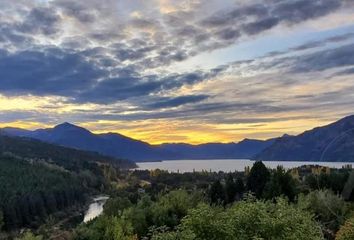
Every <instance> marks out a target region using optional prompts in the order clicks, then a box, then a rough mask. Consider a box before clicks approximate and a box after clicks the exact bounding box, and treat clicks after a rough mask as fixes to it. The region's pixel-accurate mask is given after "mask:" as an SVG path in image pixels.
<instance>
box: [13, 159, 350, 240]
mask: <svg viewBox="0 0 354 240" xmlns="http://www.w3.org/2000/svg"><path fill="white" fill-rule="evenodd" d="M353 183H354V174H353V172H352V170H351V167H350V166H348V167H346V168H342V169H330V168H325V167H320V166H302V167H299V168H295V169H291V170H285V169H283V168H282V167H278V168H276V169H268V168H266V167H265V165H264V164H263V163H262V162H255V164H254V165H253V167H252V168H250V169H245V171H244V172H232V173H224V172H192V173H169V172H166V171H162V170H155V171H138V170H132V171H126V170H121V171H116V172H114V173H113V172H111V174H110V187H109V188H107V189H106V190H105V192H106V193H107V194H109V196H110V199H109V200H108V201H107V203H106V204H105V205H104V211H103V214H102V215H101V216H99V217H98V218H96V219H94V220H92V221H90V222H88V223H86V224H84V223H82V224H79V225H78V226H76V227H74V228H72V229H65V230H64V229H63V230H62V235H61V237H63V238H61V239H73V240H86V239H88V240H101V239H102V240H133V239H134V240H136V239H142V240H169V239H171V240H172V239H173V240H189V239H191V240H192V239H193V240H202V239H205V240H209V239H210V240H217V239H230V240H231V239H245V240H248V239H250V240H251V239H279V240H280V239H300V240H301V239H304V240H305V239H306V240H308V239H309V240H311V239H314V240H315V239H316V240H317V239H337V240H347V239H348V240H349V239H353V237H354V235H353V234H354V232H353V222H354V217H353V216H354V215H353V213H354V204H353V194H352V192H353V191H352V189H353V186H354V185H353ZM18 239H51V238H50V231H47V232H46V231H45V230H43V229H42V230H41V231H36V230H33V231H32V232H29V231H28V232H25V233H24V234H23V235H22V238H21V237H20V238H18ZM58 239H59V238H58Z"/></svg>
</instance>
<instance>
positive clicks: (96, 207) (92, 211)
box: [84, 196, 109, 223]
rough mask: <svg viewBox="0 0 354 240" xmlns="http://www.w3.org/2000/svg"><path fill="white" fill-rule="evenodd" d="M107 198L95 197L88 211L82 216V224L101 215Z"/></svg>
mask: <svg viewBox="0 0 354 240" xmlns="http://www.w3.org/2000/svg"><path fill="white" fill-rule="evenodd" d="M108 199H109V197H107V196H98V197H95V198H94V199H93V201H92V203H91V204H90V206H89V208H88V210H87V211H86V212H85V215H84V223H87V222H89V221H91V220H92V219H95V218H96V217H98V216H99V215H101V214H102V212H103V206H104V204H105V203H106V202H107V200H108Z"/></svg>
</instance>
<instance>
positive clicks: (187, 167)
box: [137, 159, 351, 172]
mask: <svg viewBox="0 0 354 240" xmlns="http://www.w3.org/2000/svg"><path fill="white" fill-rule="evenodd" d="M253 163H254V161H251V160H248V159H227V160H225V159H215V160H174V161H162V162H141V163H137V164H138V166H139V168H138V169H139V170H154V169H157V168H158V169H161V170H167V171H169V172H193V171H203V170H204V171H214V172H218V171H223V172H233V171H244V169H245V167H248V166H249V167H252V165H253ZM263 163H264V164H265V165H266V166H267V167H269V168H276V167H277V166H278V165H282V166H283V167H284V168H286V169H289V168H294V167H299V166H302V165H321V166H327V167H331V168H341V167H342V166H344V165H346V164H351V163H342V162H294V161H265V162H263Z"/></svg>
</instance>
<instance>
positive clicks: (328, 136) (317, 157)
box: [254, 115, 354, 162]
mask: <svg viewBox="0 0 354 240" xmlns="http://www.w3.org/2000/svg"><path fill="white" fill-rule="evenodd" d="M254 159H256V160H276V161H336V162H353V161H354V115H353V116H348V117H345V118H343V119H341V120H339V121H337V122H334V123H332V124H329V125H327V126H323V127H317V128H314V129H312V130H309V131H306V132H304V133H302V134H300V135H297V136H286V137H282V138H279V139H277V140H275V142H274V143H273V144H272V145H271V146H269V147H268V148H266V149H264V150H263V151H262V152H260V153H259V154H257V155H256V156H255V157H254Z"/></svg>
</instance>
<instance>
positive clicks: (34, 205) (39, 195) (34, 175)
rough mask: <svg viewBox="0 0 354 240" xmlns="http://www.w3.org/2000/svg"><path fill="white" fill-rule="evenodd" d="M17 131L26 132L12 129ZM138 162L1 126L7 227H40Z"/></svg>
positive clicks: (2, 206) (1, 203)
mask: <svg viewBox="0 0 354 240" xmlns="http://www.w3.org/2000/svg"><path fill="white" fill-rule="evenodd" d="M7 130H10V131H11V133H16V134H19V133H23V132H24V131H22V130H18V129H7ZM133 167H136V165H135V163H133V162H131V161H128V160H122V159H117V158H113V157H107V156H102V155H100V154H98V153H95V152H88V151H82V150H77V149H72V148H67V147H63V146H58V145H54V144H49V143H45V142H42V141H39V140H36V139H31V138H26V137H14V136H8V135H4V130H2V131H0V212H1V214H2V215H3V217H4V224H5V229H6V230H12V229H17V228H22V227H38V226H39V225H40V224H41V223H43V222H44V221H45V220H46V219H47V218H48V215H49V214H52V213H56V212H58V211H60V210H63V209H66V208H68V207H72V206H75V205H77V204H79V205H83V204H84V203H85V201H86V200H88V196H89V195H92V194H96V193H97V192H100V191H102V190H103V189H105V188H108V187H109V181H111V177H112V176H113V175H114V174H116V173H117V172H118V170H120V169H122V168H123V169H125V168H133Z"/></svg>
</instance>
